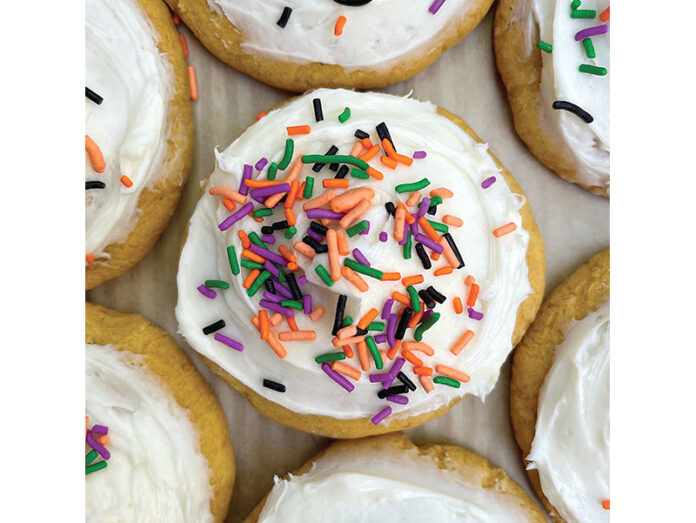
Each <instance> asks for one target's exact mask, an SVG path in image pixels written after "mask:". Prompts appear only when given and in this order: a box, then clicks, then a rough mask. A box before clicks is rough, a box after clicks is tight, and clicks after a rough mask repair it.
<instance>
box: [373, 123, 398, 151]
mask: <svg viewBox="0 0 696 523" xmlns="http://www.w3.org/2000/svg"><path fill="white" fill-rule="evenodd" d="M375 129H376V130H377V136H379V141H380V142H382V140H385V139H386V140H389V143H390V144H391V146H392V149H394V151H395V152H396V146H395V145H394V140H392V137H391V134H389V129H388V128H387V124H386V123H384V122H381V123H380V124H378V125H377V127H376V128H375Z"/></svg>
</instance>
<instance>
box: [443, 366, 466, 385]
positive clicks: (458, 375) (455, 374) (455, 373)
mask: <svg viewBox="0 0 696 523" xmlns="http://www.w3.org/2000/svg"><path fill="white" fill-rule="evenodd" d="M435 372H439V373H440V374H443V375H445V376H447V377H448V378H452V379H455V380H459V381H461V382H462V383H469V380H470V379H471V378H470V377H469V375H468V374H465V373H464V372H462V371H460V370H457V369H453V368H452V367H448V366H447V365H435Z"/></svg>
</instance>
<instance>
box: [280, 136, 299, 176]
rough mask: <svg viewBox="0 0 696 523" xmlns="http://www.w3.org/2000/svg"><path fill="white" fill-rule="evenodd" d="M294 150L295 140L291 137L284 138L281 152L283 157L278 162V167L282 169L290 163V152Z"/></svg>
mask: <svg viewBox="0 0 696 523" xmlns="http://www.w3.org/2000/svg"><path fill="white" fill-rule="evenodd" d="M293 152H295V142H294V141H293V140H292V138H288V139H287V140H285V152H284V153H283V159H282V160H280V163H279V164H278V169H280V170H281V171H284V170H285V169H287V168H288V165H290V160H292V153H293Z"/></svg>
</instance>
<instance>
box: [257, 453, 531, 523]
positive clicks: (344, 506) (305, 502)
mask: <svg viewBox="0 0 696 523" xmlns="http://www.w3.org/2000/svg"><path fill="white" fill-rule="evenodd" d="M320 521H332V522H336V523H348V522H365V523H367V522H371V521H380V522H384V523H390V522H394V523H397V522H407V521H413V522H441V521H462V522H472V523H473V522H491V521H495V522H496V523H498V522H499V523H505V522H510V523H513V522H522V521H528V519H527V518H526V514H525V513H524V512H523V511H522V510H520V508H519V506H518V504H517V500H516V499H515V498H514V497H512V496H510V495H506V494H502V493H500V492H498V490H496V489H495V488H488V489H484V488H483V487H481V485H480V483H479V482H477V481H475V480H473V479H472V480H468V481H467V480H465V479H463V478H462V477H461V476H460V475H459V474H456V473H454V472H452V471H449V470H443V469H438V467H437V464H436V463H435V462H434V461H432V460H431V459H430V458H428V457H423V456H420V455H419V454H418V451H417V450H415V449H413V450H409V451H401V453H400V455H398V456H395V455H383V456H376V455H374V454H367V455H365V454H362V453H357V452H353V453H351V454H350V455H347V456H338V457H333V456H331V457H322V458H320V459H319V460H317V461H316V462H314V464H313V465H312V469H311V470H310V471H308V472H306V473H305V474H302V475H300V476H292V475H290V477H289V479H288V480H284V479H281V478H278V477H276V478H275V485H274V486H273V489H272V490H271V492H270V494H269V496H268V498H267V499H266V502H265V505H264V508H263V510H262V511H261V514H260V516H259V523H274V522H278V523H281V522H282V523H293V522H303V523H304V522H307V523H309V522H320Z"/></svg>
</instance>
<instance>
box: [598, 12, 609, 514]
mask: <svg viewBox="0 0 696 523" xmlns="http://www.w3.org/2000/svg"><path fill="white" fill-rule="evenodd" d="M599 19H600V20H601V21H602V22H606V21H607V20H609V7H607V8H606V9H605V10H604V11H602V13H601V14H600V15H599ZM608 503H609V500H607V504H608Z"/></svg>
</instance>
